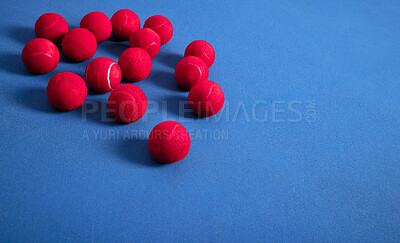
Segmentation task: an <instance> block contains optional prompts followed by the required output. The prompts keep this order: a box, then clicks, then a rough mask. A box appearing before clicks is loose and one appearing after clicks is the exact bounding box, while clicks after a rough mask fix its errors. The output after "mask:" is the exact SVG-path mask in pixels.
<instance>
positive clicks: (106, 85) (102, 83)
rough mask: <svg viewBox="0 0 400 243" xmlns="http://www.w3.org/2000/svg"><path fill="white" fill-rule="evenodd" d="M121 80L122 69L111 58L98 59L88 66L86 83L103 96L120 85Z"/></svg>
mask: <svg viewBox="0 0 400 243" xmlns="http://www.w3.org/2000/svg"><path fill="white" fill-rule="evenodd" d="M121 79H122V71H121V68H120V67H119V65H118V64H117V63H116V62H115V61H114V60H112V59H110V58H107V57H98V58H95V59H93V60H92V61H91V62H89V64H88V65H87V66H86V70H85V80H86V83H87V84H88V85H89V88H90V89H91V90H93V91H94V92H96V93H100V94H102V93H108V92H110V91H112V90H113V89H115V88H116V87H117V86H118V85H119V83H120V82H121Z"/></svg>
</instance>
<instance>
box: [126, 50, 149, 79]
mask: <svg viewBox="0 0 400 243" xmlns="http://www.w3.org/2000/svg"><path fill="white" fill-rule="evenodd" d="M118 64H119V66H120V67H121V70H122V76H123V77H124V78H125V79H126V80H128V81H133V82H137V81H140V80H143V79H145V78H147V77H148V76H149V74H150V72H151V67H152V61H151V57H150V55H149V53H147V51H145V50H144V49H142V48H138V47H131V48H128V49H126V50H125V51H124V52H122V54H121V56H119V59H118Z"/></svg>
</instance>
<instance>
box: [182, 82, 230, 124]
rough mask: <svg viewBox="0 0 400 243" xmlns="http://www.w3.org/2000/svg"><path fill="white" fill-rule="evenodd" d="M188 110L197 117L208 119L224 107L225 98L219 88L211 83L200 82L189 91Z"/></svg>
mask: <svg viewBox="0 0 400 243" xmlns="http://www.w3.org/2000/svg"><path fill="white" fill-rule="evenodd" d="M188 100H189V105H190V108H192V110H193V111H194V113H196V114H197V115H198V116H202V117H208V116H213V115H215V114H217V113H218V112H219V111H220V110H221V109H222V107H223V106H224V102H225V96H224V92H223V91H222V89H221V87H220V86H219V85H218V84H217V83H215V82H213V81H202V82H200V83H198V84H196V85H195V86H193V88H192V89H191V90H190V92H189V96H188Z"/></svg>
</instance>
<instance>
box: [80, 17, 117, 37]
mask: <svg viewBox="0 0 400 243" xmlns="http://www.w3.org/2000/svg"><path fill="white" fill-rule="evenodd" d="M80 27H81V28H85V29H88V30H89V31H90V32H92V33H93V34H94V36H95V37H96V40H97V43H101V42H103V41H106V40H107V39H108V38H109V37H110V35H111V32H112V25H111V20H110V19H109V18H108V17H107V15H105V14H104V13H102V12H99V11H95V12H91V13H88V14H86V15H85V16H84V17H83V18H82V20H81V24H80Z"/></svg>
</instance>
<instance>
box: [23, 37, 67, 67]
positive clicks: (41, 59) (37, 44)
mask: <svg viewBox="0 0 400 243" xmlns="http://www.w3.org/2000/svg"><path fill="white" fill-rule="evenodd" d="M21 57H22V62H23V63H24V65H25V67H26V68H27V69H28V70H29V71H31V72H32V73H36V74H44V73H48V72H51V71H52V70H53V69H54V68H56V67H57V65H58V62H59V61H60V52H59V51H58V48H57V46H56V45H54V43H53V42H51V41H49V40H48V39H43V38H36V39H33V40H31V41H29V42H28V43H27V44H26V45H25V47H24V49H23V50H22V55H21Z"/></svg>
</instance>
